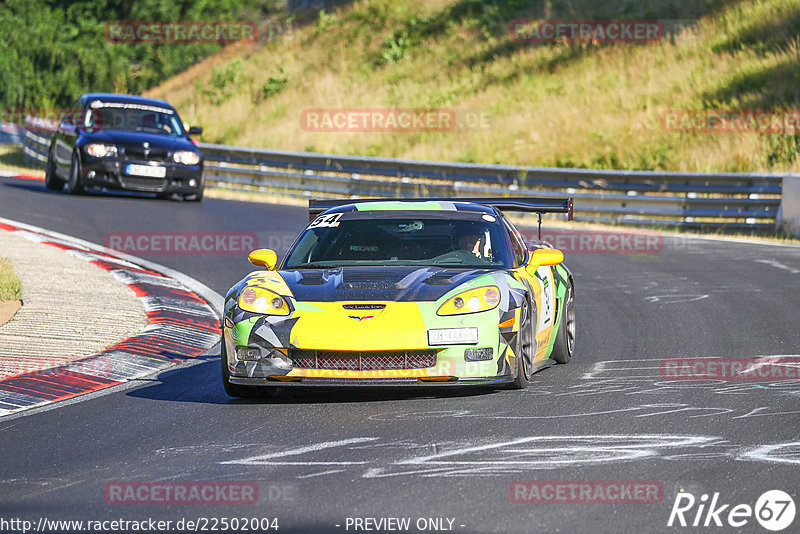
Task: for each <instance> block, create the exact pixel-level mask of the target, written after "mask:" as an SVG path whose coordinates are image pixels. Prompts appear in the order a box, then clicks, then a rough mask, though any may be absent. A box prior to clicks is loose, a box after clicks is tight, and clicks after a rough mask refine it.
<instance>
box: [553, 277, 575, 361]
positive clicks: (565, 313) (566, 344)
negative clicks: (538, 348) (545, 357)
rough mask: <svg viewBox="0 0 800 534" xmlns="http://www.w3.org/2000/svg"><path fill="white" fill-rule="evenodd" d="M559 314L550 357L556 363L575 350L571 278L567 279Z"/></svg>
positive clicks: (570, 356)
mask: <svg viewBox="0 0 800 534" xmlns="http://www.w3.org/2000/svg"><path fill="white" fill-rule="evenodd" d="M559 314H560V315H561V324H559V325H558V332H557V333H556V341H555V343H554V344H553V356H552V358H553V360H554V361H555V362H556V363H567V362H568V361H570V359H572V354H573V353H574V352H575V295H574V291H573V289H572V280H567V293H566V294H565V295H564V305H563V306H561V311H560V312H559Z"/></svg>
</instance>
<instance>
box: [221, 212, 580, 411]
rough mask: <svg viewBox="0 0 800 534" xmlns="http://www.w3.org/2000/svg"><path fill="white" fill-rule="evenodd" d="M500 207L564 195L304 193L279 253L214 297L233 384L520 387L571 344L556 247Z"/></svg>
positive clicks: (565, 279)
mask: <svg viewBox="0 0 800 534" xmlns="http://www.w3.org/2000/svg"><path fill="white" fill-rule="evenodd" d="M504 211H523V212H531V213H538V214H539V224H540V229H541V215H542V214H543V213H553V212H555V213H567V214H568V215H569V218H570V219H571V218H572V199H556V200H553V199H532V198H498V199H466V200H457V199H454V200H336V201H331V200H322V201H320V200H312V201H310V203H309V215H310V219H311V222H310V223H309V224H308V226H307V227H306V228H305V230H304V231H303V232H302V233H301V234H300V236H299V237H298V238H297V239H296V240H295V242H294V243H293V244H292V246H291V247H290V248H289V251H288V253H287V254H286V256H285V258H284V259H283V262H282V263H281V264H280V266H278V258H277V254H276V253H275V252H274V251H272V250H267V249H261V250H256V251H253V252H252V253H250V256H249V259H250V262H251V263H253V264H254V265H257V266H261V267H265V268H266V270H258V271H254V272H253V273H251V274H250V275H248V276H246V277H245V278H244V279H243V280H241V281H240V282H239V283H237V284H236V285H235V286H233V287H232V288H231V289H230V291H228V294H227V295H226V297H225V317H224V320H223V326H222V350H221V360H222V362H221V363H222V381H223V384H224V386H225V391H226V392H227V393H228V394H229V395H231V396H237V397H238V396H249V395H250V394H253V393H258V392H260V391H264V388H270V387H274V386H282V385H326V386H330V385H409V384H422V385H425V384H427V385H445V384H446V385H469V384H485V385H500V384H509V385H512V386H513V387H516V388H525V387H526V386H527V385H528V382H529V380H530V379H531V375H532V374H533V373H534V372H536V371H538V370H540V369H542V368H544V367H546V366H548V365H550V364H551V363H553V362H556V363H566V362H568V361H569V359H570V358H571V357H572V354H573V351H574V347H575V310H574V291H573V280H572V274H571V273H570V271H569V270H568V269H567V268H566V267H565V266H564V265H563V264H562V262H563V259H564V255H563V254H562V253H561V251H559V250H556V249H553V248H550V247H549V246H547V245H546V244H540V245H537V246H531V247H528V246H527V245H526V243H525V241H524V239H523V238H522V235H521V234H520V233H519V231H518V230H517V229H516V228H515V227H514V225H513V224H512V223H511V222H510V221H509V220H508V218H507V217H506V215H505V214H504Z"/></svg>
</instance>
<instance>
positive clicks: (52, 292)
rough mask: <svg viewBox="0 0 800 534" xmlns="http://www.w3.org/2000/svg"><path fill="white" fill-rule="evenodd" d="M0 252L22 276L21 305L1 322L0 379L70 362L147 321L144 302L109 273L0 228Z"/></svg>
mask: <svg viewBox="0 0 800 534" xmlns="http://www.w3.org/2000/svg"><path fill="white" fill-rule="evenodd" d="M0 255H2V256H3V257H5V258H8V259H9V260H10V261H11V263H12V264H13V266H14V271H15V272H16V273H17V276H18V277H19V279H20V280H21V281H22V302H23V305H22V308H20V310H19V311H18V312H17V314H16V315H15V316H14V318H13V319H12V320H11V321H10V322H8V323H6V324H4V325H2V326H0V380H2V379H4V378H8V377H10V376H15V375H18V374H22V373H27V372H31V371H37V370H40V369H46V368H50V367H53V366H56V365H59V364H63V363H66V362H70V361H72V360H76V359H78V358H82V357H84V356H88V355H90V354H93V353H95V352H99V351H101V350H103V349H105V348H106V347H108V346H111V345H114V344H115V343H118V342H119V341H121V340H123V339H126V338H128V337H130V336H132V335H134V334H136V333H137V332H139V331H140V330H142V329H143V328H144V327H145V326H146V325H147V316H146V315H145V311H144V306H143V304H142V302H141V301H140V300H139V299H138V298H137V297H136V296H135V294H134V293H133V291H132V290H131V289H130V288H129V287H127V286H126V285H124V284H121V283H120V282H119V281H118V280H117V279H115V278H114V277H113V276H112V275H111V274H110V273H108V272H107V271H104V270H103V269H100V268H99V267H97V266H95V265H92V264H91V263H88V262H86V261H83V260H81V259H79V258H76V257H73V256H71V255H70V254H68V253H66V252H64V251H63V250H60V249H58V248H56V247H52V246H49V245H44V244H41V243H35V242H33V241H30V240H27V239H25V238H23V237H20V236H16V235H13V234H12V233H11V232H7V231H4V230H0Z"/></svg>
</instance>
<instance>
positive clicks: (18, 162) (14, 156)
mask: <svg viewBox="0 0 800 534" xmlns="http://www.w3.org/2000/svg"><path fill="white" fill-rule="evenodd" d="M0 169H2V170H5V171H14V172H18V173H20V174H30V175H36V176H40V175H41V176H44V171H43V170H42V166H41V165H38V164H34V163H32V162H31V161H30V160H28V159H27V158H26V157H25V155H24V154H23V152H22V145H15V144H0Z"/></svg>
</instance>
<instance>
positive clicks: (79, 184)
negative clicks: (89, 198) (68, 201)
mask: <svg viewBox="0 0 800 534" xmlns="http://www.w3.org/2000/svg"><path fill="white" fill-rule="evenodd" d="M67 192H68V193H69V194H70V195H81V194H83V178H81V160H80V158H79V157H78V154H72V163H71V164H70V166H69V181H68V182H67Z"/></svg>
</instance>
